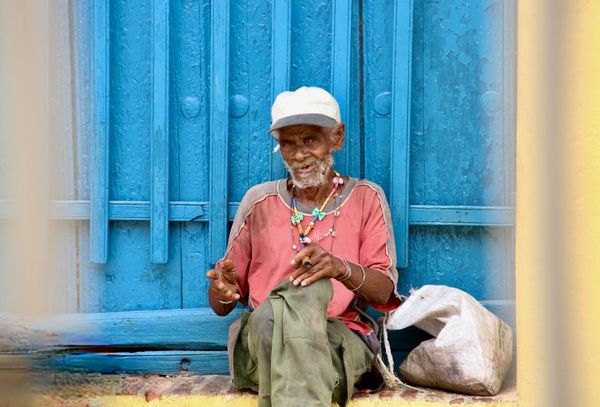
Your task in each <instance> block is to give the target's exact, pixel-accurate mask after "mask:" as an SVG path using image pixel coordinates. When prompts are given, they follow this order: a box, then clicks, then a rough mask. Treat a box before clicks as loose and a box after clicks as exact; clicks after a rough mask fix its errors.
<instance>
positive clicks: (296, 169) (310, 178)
mask: <svg viewBox="0 0 600 407" xmlns="http://www.w3.org/2000/svg"><path fill="white" fill-rule="evenodd" d="M337 139H339V137H338V134H337V133H336V129H335V128H334V129H328V128H323V127H319V126H310V125H297V126H289V127H285V128H283V129H281V130H280V131H279V145H280V147H281V155H282V157H283V160H284V162H285V166H286V167H287V169H288V171H289V172H290V175H291V176H292V181H293V182H294V184H295V185H296V186H297V187H298V188H309V187H317V186H319V185H321V184H322V183H323V182H325V180H326V178H327V174H328V173H329V170H330V169H331V167H332V166H333V152H334V151H335V150H336V147H337V144H338V143H336V141H338V140H337Z"/></svg>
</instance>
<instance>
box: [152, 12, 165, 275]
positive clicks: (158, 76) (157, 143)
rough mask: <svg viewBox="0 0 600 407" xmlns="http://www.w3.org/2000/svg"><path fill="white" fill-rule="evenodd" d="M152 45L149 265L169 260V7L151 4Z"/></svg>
mask: <svg viewBox="0 0 600 407" xmlns="http://www.w3.org/2000/svg"><path fill="white" fill-rule="evenodd" d="M152 28H153V31H152V36H153V38H152V40H153V41H152V43H153V46H154V52H153V53H152V87H153V111H152V130H153V131H152V147H151V151H152V194H151V199H150V202H151V204H150V206H151V208H150V211H151V217H150V233H151V239H150V248H151V249H150V250H151V253H152V255H151V257H152V263H155V264H166V263H167V261H168V259H169V252H168V250H169V124H168V123H169V4H168V1H167V0H154V1H153V26H152Z"/></svg>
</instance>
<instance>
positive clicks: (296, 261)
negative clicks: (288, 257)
mask: <svg viewBox="0 0 600 407" xmlns="http://www.w3.org/2000/svg"><path fill="white" fill-rule="evenodd" d="M317 247H319V246H317V245H310V246H306V247H305V248H304V249H302V250H300V251H299V252H298V253H296V255H295V256H294V257H293V258H292V261H291V262H290V264H291V265H292V266H294V267H298V266H301V265H302V259H304V258H305V257H309V258H310V256H311V255H312V254H313V252H314V251H315V249H316V248H317Z"/></svg>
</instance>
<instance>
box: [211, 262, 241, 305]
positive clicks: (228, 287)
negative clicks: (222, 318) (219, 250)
mask: <svg viewBox="0 0 600 407" xmlns="http://www.w3.org/2000/svg"><path fill="white" fill-rule="evenodd" d="M206 277H208V278H209V279H210V280H211V282H210V287H209V290H211V291H212V293H213V295H214V298H216V299H217V300H218V301H220V302H221V303H227V302H230V301H237V300H239V299H240V295H239V294H238V293H237V269H236V268H235V264H234V263H233V261H231V260H228V259H226V260H223V261H222V262H221V263H220V264H217V266H216V267H215V268H214V269H211V270H208V271H207V272H206Z"/></svg>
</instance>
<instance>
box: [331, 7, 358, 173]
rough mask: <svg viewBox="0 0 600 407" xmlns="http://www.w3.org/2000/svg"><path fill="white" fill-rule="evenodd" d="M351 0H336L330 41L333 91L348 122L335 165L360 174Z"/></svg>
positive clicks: (343, 170)
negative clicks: (343, 141) (344, 138)
mask: <svg viewBox="0 0 600 407" xmlns="http://www.w3.org/2000/svg"><path fill="white" fill-rule="evenodd" d="M354 3H355V2H354V1H352V0H345V1H335V2H333V13H332V44H331V84H332V87H331V92H332V94H333V96H334V97H335V98H336V100H337V101H338V104H339V105H340V113H341V117H342V121H343V122H344V123H345V125H346V141H345V143H344V149H343V152H341V153H340V154H338V157H337V162H336V167H337V168H338V170H339V171H341V172H342V173H343V174H347V175H350V176H353V177H360V176H361V170H360V168H361V151H360V143H359V142H358V140H357V131H356V130H357V128H356V127H357V124H358V120H356V119H357V115H356V113H357V110H355V109H353V107H354V106H357V103H356V102H355V100H357V99H358V98H359V97H360V95H359V94H357V93H355V92H353V89H356V88H357V86H356V84H355V78H354V77H353V75H352V74H353V72H352V66H353V62H354V60H355V58H356V56H357V55H356V50H357V48H353V47H352V44H353V24H352V17H353V15H352V12H353V4H354Z"/></svg>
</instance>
